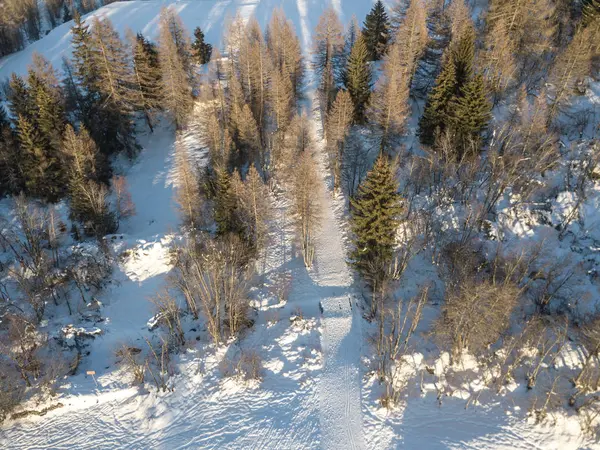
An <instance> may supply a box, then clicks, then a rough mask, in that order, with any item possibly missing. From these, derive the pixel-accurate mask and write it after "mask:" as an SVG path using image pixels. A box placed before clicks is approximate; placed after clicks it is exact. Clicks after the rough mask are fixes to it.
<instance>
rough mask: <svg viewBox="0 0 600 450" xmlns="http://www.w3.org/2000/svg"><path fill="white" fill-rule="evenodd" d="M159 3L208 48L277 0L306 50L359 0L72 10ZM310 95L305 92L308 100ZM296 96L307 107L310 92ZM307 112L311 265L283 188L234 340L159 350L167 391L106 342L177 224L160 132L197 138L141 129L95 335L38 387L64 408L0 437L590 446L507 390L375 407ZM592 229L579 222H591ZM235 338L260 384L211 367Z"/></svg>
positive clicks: (129, 18)
mask: <svg viewBox="0 0 600 450" xmlns="http://www.w3.org/2000/svg"><path fill="white" fill-rule="evenodd" d="M389 3H390V2H386V4H387V5H388V6H389ZM169 5H170V6H171V7H173V8H175V9H176V11H178V12H179V14H180V16H181V18H182V20H183V22H184V24H185V25H186V26H187V27H188V28H189V29H190V31H191V30H193V28H194V27H196V26H200V27H201V28H202V29H203V31H204V32H205V34H206V39H207V41H208V42H211V43H213V44H214V45H215V46H218V43H219V42H221V39H222V33H223V31H224V30H225V28H226V24H227V21H228V20H229V19H230V18H232V17H233V16H234V15H235V14H236V13H238V12H239V13H240V14H241V15H242V16H243V17H246V18H247V17H249V16H250V15H254V16H256V17H257V19H258V20H259V22H260V23H261V25H263V26H264V25H266V23H267V22H268V20H269V18H270V15H271V13H272V11H273V10H274V8H276V7H281V8H283V10H284V12H285V14H286V16H287V17H288V18H289V19H290V20H292V22H293V23H294V24H295V27H296V32H297V33H298V36H299V38H300V42H301V43H302V45H303V49H304V51H305V53H306V55H308V54H309V52H310V46H311V41H312V36H311V34H312V31H313V30H314V28H315V26H316V24H317V22H318V18H319V16H320V14H321V13H322V11H323V10H324V9H325V8H326V7H328V6H330V5H331V6H333V8H334V9H335V10H336V11H337V12H338V14H340V16H341V19H342V21H343V22H344V23H346V22H348V21H349V20H350V18H351V17H352V15H356V16H357V18H358V19H359V20H362V19H363V18H364V16H365V15H366V13H367V12H368V10H369V9H370V7H371V5H372V2H371V1H366V0H196V1H170V0H168V1H131V2H117V3H112V4H110V5H108V6H105V7H103V8H101V9H99V10H97V11H95V12H93V13H91V14H89V15H88V16H86V18H89V17H91V16H99V17H108V18H110V19H111V21H112V22H113V23H114V25H115V27H116V29H117V30H118V31H119V32H120V33H122V35H124V33H125V31H126V29H127V28H130V29H131V30H132V31H134V32H138V31H141V32H143V33H144V34H145V35H147V36H148V37H149V38H151V39H153V38H155V37H156V36H157V33H158V27H157V23H158V16H159V13H160V9H161V8H162V7H164V6H169ZM70 26H71V23H68V24H64V25H61V26H59V27H57V28H56V29H54V30H52V31H51V32H50V33H49V34H48V35H47V36H45V37H44V38H43V39H41V40H39V41H37V42H35V43H33V44H31V45H30V46H28V47H27V48H26V49H25V50H23V51H21V52H19V53H16V54H13V55H10V56H8V57H6V58H4V59H2V60H0V80H2V79H4V78H6V77H8V76H9V75H10V74H11V73H12V72H17V73H20V74H24V73H26V71H27V66H28V64H29V63H30V62H31V57H32V54H33V52H35V51H37V52H39V53H42V54H44V55H45V56H46V57H47V58H49V59H50V60H51V62H52V63H53V64H54V65H55V67H57V68H60V66H61V60H62V58H63V57H65V56H66V57H68V56H69V54H70V42H71V35H70ZM313 94H314V93H311V92H309V95H308V96H309V103H311V102H310V100H312V96H313ZM308 110H309V111H314V109H313V108H312V107H310V106H309V108H308ZM312 122H313V124H314V129H313V131H314V137H315V139H316V142H317V145H316V157H317V160H318V162H319V168H320V174H321V177H322V179H323V185H322V187H321V189H320V190H319V193H318V195H319V196H320V199H321V204H322V225H321V228H320V229H319V231H318V234H317V236H316V240H317V245H316V258H315V265H314V267H313V268H312V269H311V270H306V269H305V267H304V265H303V263H302V258H301V256H299V251H298V250H297V248H296V244H295V241H294V232H293V226H292V221H291V217H289V216H290V214H289V204H288V202H287V200H286V199H285V198H284V196H282V195H275V202H276V211H275V212H276V214H275V220H274V224H273V226H272V233H271V243H270V244H271V245H269V252H268V254H267V255H266V258H265V261H264V265H263V266H262V268H261V270H260V271H259V272H260V276H261V278H262V280H263V282H264V285H263V286H262V287H259V288H257V289H256V290H255V292H254V294H255V296H256V298H254V299H253V304H254V305H255V307H256V309H257V311H258V314H257V316H256V322H255V325H254V328H253V330H252V331H250V332H249V333H248V334H247V335H245V336H244V337H243V339H242V340H241V341H239V342H230V343H228V344H227V345H224V346H222V347H220V348H217V349H215V348H214V347H213V346H212V345H210V344H207V343H206V341H202V342H196V340H195V338H196V336H195V335H193V333H192V334H191V335H189V336H187V337H188V339H190V342H189V343H188V345H187V346H186V350H185V352H184V353H182V354H181V355H178V356H177V357H176V358H175V360H174V363H173V364H174V366H175V367H174V369H175V370H174V373H175V375H174V376H173V377H172V380H171V383H170V384H171V386H172V388H173V392H156V389H155V388H152V387H150V385H148V390H149V392H148V391H146V390H144V389H142V390H140V389H137V388H131V387H129V378H128V375H127V374H125V373H123V371H122V370H120V369H117V368H116V366H115V356H114V353H115V350H116V349H117V348H118V346H119V345H121V344H122V343H124V342H128V343H131V344H133V345H136V346H139V347H142V346H143V345H144V343H143V340H142V338H143V337H146V336H149V335H151V331H150V330H148V321H149V320H150V319H151V318H152V317H153V316H154V314H155V311H154V310H153V307H152V304H151V303H150V302H149V301H148V298H149V297H151V296H152V295H153V294H155V293H156V292H157V291H159V290H160V289H161V288H163V287H164V286H165V285H166V282H167V280H166V277H167V276H168V274H169V272H170V270H171V266H170V261H169V257H168V254H169V248H170V246H171V245H172V244H173V243H174V242H176V241H177V240H178V239H180V237H181V236H179V235H178V234H177V228H178V217H177V212H176V208H175V204H174V202H173V193H174V191H173V187H174V180H175V179H176V177H175V175H176V174H175V173H174V172H173V151H174V145H175V140H176V139H179V140H180V141H181V142H182V143H183V144H184V145H185V147H186V148H187V150H188V151H189V152H190V153H192V154H194V156H196V157H197V158H198V159H200V160H202V159H203V156H204V152H203V150H202V148H201V145H200V143H199V142H198V137H197V136H198V135H197V133H195V131H194V130H193V129H191V130H188V131H187V132H185V133H182V134H180V135H178V136H177V137H176V136H175V133H174V132H173V131H172V130H171V129H169V128H168V127H166V126H161V127H159V128H158V130H157V132H156V133H155V134H154V135H144V136H140V143H141V144H142V146H143V151H142V152H141V154H140V155H139V158H138V159H137V162H136V163H135V164H134V165H133V166H132V167H125V168H123V172H124V174H125V175H126V177H127V181H128V184H129V187H130V190H131V193H132V197H133V201H134V203H135V204H136V209H137V215H136V216H135V217H134V218H132V219H131V220H130V221H129V222H128V223H127V224H126V225H125V227H124V228H123V229H122V230H121V231H122V234H120V235H117V236H114V237H113V238H111V242H112V247H113V249H114V251H115V253H116V254H118V255H121V257H120V262H119V264H118V267H117V270H116V273H115V274H114V281H113V283H112V285H111V286H110V287H109V288H108V289H107V290H106V291H105V292H104V294H103V295H102V296H101V298H99V299H98V300H99V301H100V302H101V303H102V305H103V306H102V315H103V317H105V318H106V321H105V322H104V323H102V324H101V325H97V327H98V329H100V330H101V331H102V334H101V335H99V336H97V337H96V338H95V339H94V340H93V342H92V343H91V344H90V346H89V351H90V352H91V353H90V356H89V357H86V358H84V359H83V361H82V364H81V367H80V370H79V373H80V374H79V375H76V376H74V377H69V378H67V379H65V385H64V386H63V387H62V388H61V389H60V390H59V393H58V397H57V398H56V399H51V400H50V401H49V402H50V403H55V402H57V401H60V402H61V403H62V404H63V405H64V406H63V407H61V408H58V409H55V410H53V411H51V412H49V413H48V414H47V415H45V416H43V417H27V418H24V419H20V420H18V421H7V422H5V423H4V424H3V425H2V427H1V428H0V447H1V448H11V449H13V448H14V449H25V448H27V449H50V448H52V449H67V448H69V449H79V448H93V449H114V448H132V449H138V448H139V449H149V448H152V449H182V448H215V449H217V448H218V449H224V448H231V449H240V448H256V449H263V448H273V449H305V448H306V449H312V448H327V449H329V448H337V449H361V448H373V449H384V448H407V449H413V448H415V449H417V448H418V449H438V448H474V449H541V448H543V449H561V450H562V449H576V448H594V444H592V443H590V442H589V441H588V440H587V439H584V438H583V437H582V435H581V431H580V429H579V425H578V423H577V421H576V420H575V419H573V418H568V419H567V418H564V417H562V416H560V417H557V419H556V421H555V423H554V424H552V425H545V426H538V425H535V424H533V423H531V422H529V421H527V420H525V419H524V414H523V411H521V413H519V409H518V408H517V407H515V405H514V403H513V404H511V403H510V402H509V400H508V399H506V400H499V401H497V402H490V404H487V405H486V406H484V407H481V406H471V407H470V408H469V409H465V401H464V399H462V398H460V397H459V396H456V397H452V396H450V397H448V398H446V399H445V400H444V403H443V405H439V404H438V401H437V399H436V397H435V395H432V394H431V392H432V391H433V389H434V387H433V382H432V381H431V380H427V379H425V380H424V383H425V388H426V390H428V393H427V394H423V393H421V392H420V391H419V387H418V386H415V385H410V386H409V387H408V389H407V394H406V404H405V405H404V406H403V407H402V408H400V410H398V411H395V412H388V411H387V410H386V409H383V408H381V407H380V406H379V403H378V401H377V398H376V397H374V393H375V392H377V384H378V382H377V380H376V379H375V378H373V376H372V374H370V373H368V372H367V369H366V368H365V366H366V364H363V363H362V362H361V357H363V359H364V358H365V357H366V356H369V352H370V351H369V350H368V349H367V348H366V343H367V342H368V334H367V332H368V330H367V328H368V325H367V324H366V322H365V321H364V320H363V318H362V316H361V310H360V309H359V308H358V307H357V301H358V292H357V290H356V288H355V287H354V285H353V278H352V275H351V272H350V270H349V268H348V265H347V263H346V250H347V249H346V242H345V236H346V233H345V228H344V222H343V220H342V216H343V214H344V205H343V201H342V199H341V198H339V197H334V196H333V194H332V193H331V186H330V184H331V180H330V179H329V176H328V174H327V169H326V165H325V155H324V154H323V152H322V151H321V150H322V142H320V140H319V139H318V138H317V135H318V131H319V127H320V119H319V118H317V117H315V116H314V115H313V117H312ZM598 198H600V196H595V197H593V199H592V200H590V201H589V202H588V203H586V204H585V205H584V208H585V215H586V219H587V216H589V220H590V221H592V220H593V221H594V223H600V222H599V221H598V213H597V211H598V210H597V207H598ZM598 229H600V226H599V227H596V228H595V231H592V233H594V234H595V236H598V231H597V230H598ZM592 230H593V228H592ZM528 231H529V230H528ZM411 273H412V275H413V276H414V280H412V279H411V280H410V283H409V284H411V283H414V284H415V285H416V284H418V283H420V282H421V281H423V280H427V278H428V277H429V276H431V274H430V273H429V272H427V271H426V270H422V268H420V267H416V268H415V269H414V270H413V271H412V272H411ZM282 278H284V279H289V280H291V287H290V292H289V296H288V298H287V300H284V301H280V300H279V299H276V298H275V297H276V296H275V295H274V294H273V291H274V290H275V286H276V283H277V282H278V281H279V280H280V279H282ZM411 286H412V284H411ZM319 306H321V307H322V309H323V313H322V314H321V312H320V308H319ZM299 311H300V312H301V313H302V314H301V316H300V315H299V314H298V312H299ZM290 316H292V317H294V320H293V321H290V320H288V318H289V317H290ZM300 317H302V318H300ZM363 328H364V329H363ZM199 335H200V332H198V337H199ZM248 349H252V350H254V351H256V352H257V353H259V354H260V357H261V359H262V362H263V373H262V382H261V383H260V385H257V384H256V383H252V382H244V381H241V380H239V379H236V378H235V377H231V376H225V374H226V372H227V369H226V368H224V365H226V363H227V362H228V361H232V360H235V358H236V357H237V356H239V354H240V352H242V351H245V350H248ZM424 351H432V349H425V350H424ZM413 356H414V358H415V359H417V360H419V361H420V360H421V359H422V358H423V357H422V355H413ZM415 364H417V363H415ZM87 370H94V371H95V372H96V376H95V378H92V377H89V376H86V375H84V374H85V373H86V371H87ZM436 370H437V369H436ZM413 383H414V384H418V383H417V382H416V381H413ZM428 386H429V389H427V387H428ZM515 394H519V393H518V392H516V393H515ZM511 401H512V400H511ZM595 448H598V447H597V446H596V447H595Z"/></svg>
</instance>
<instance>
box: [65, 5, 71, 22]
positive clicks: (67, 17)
mask: <svg viewBox="0 0 600 450" xmlns="http://www.w3.org/2000/svg"><path fill="white" fill-rule="evenodd" d="M71 20H73V16H71V10H70V9H69V6H68V5H67V4H66V3H64V4H63V23H67V22H70V21H71Z"/></svg>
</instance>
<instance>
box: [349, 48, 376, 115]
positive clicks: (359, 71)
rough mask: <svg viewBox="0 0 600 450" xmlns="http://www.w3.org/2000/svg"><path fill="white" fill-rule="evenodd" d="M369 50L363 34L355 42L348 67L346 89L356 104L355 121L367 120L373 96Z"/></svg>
mask: <svg viewBox="0 0 600 450" xmlns="http://www.w3.org/2000/svg"><path fill="white" fill-rule="evenodd" d="M368 56H369V55H368V51H367V46H366V43H365V40H364V38H363V37H362V36H359V38H358V39H357V40H356V42H355V43H354V46H353V47H352V52H351V53H350V58H348V66H347V69H346V77H345V78H346V89H347V90H348V92H349V93H350V97H352V103H353V104H354V121H355V122H356V123H359V124H362V123H364V122H365V120H366V117H365V112H366V109H367V105H368V103H369V97H370V96H371V80H372V74H371V67H370V65H369V61H368Z"/></svg>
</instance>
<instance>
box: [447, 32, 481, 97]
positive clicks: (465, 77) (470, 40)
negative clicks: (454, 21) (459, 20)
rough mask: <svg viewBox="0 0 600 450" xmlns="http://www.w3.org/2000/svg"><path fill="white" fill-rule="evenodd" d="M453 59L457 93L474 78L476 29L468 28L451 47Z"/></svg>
mask: <svg viewBox="0 0 600 450" xmlns="http://www.w3.org/2000/svg"><path fill="white" fill-rule="evenodd" d="M451 57H452V59H453V60H454V61H453V62H454V67H455V68H456V93H457V94H458V93H459V92H460V90H461V89H462V87H463V86H464V85H465V84H466V83H468V82H469V80H471V78H472V77H473V63H474V61H475V29H474V28H473V27H471V26H469V27H466V28H465V29H464V31H463V33H462V35H461V36H460V37H459V39H458V41H457V43H456V45H453V46H451Z"/></svg>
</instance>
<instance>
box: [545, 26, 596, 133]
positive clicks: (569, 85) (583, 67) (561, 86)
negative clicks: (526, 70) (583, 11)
mask: <svg viewBox="0 0 600 450" xmlns="http://www.w3.org/2000/svg"><path fill="white" fill-rule="evenodd" d="M598 28H599V27H591V26H588V27H585V28H583V27H582V28H579V29H578V30H577V32H576V33H575V36H574V37H573V39H572V40H571V42H570V43H569V45H568V46H567V47H566V48H565V49H564V50H563V51H562V52H560V53H559V54H558V55H557V57H556V59H555V60H554V64H553V65H552V68H551V70H550V73H549V74H548V84H549V85H550V89H549V94H550V108H549V110H548V121H549V122H550V121H552V120H554V118H555V117H556V116H557V114H558V112H559V111H560V109H561V108H563V107H565V106H567V105H568V104H569V98H570V97H571V94H572V93H573V91H574V89H575V88H576V86H577V85H578V83H580V82H582V81H583V79H584V78H585V77H586V76H588V75H589V74H590V71H591V65H592V57H593V55H594V51H595V49H596V46H597V39H598V38H599V37H600V36H599V34H598Z"/></svg>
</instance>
